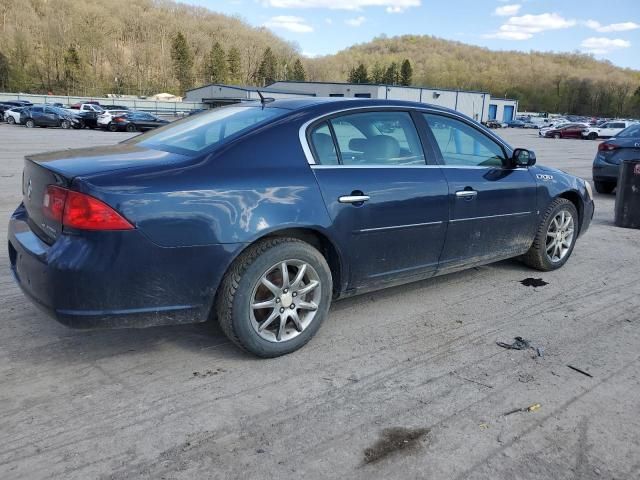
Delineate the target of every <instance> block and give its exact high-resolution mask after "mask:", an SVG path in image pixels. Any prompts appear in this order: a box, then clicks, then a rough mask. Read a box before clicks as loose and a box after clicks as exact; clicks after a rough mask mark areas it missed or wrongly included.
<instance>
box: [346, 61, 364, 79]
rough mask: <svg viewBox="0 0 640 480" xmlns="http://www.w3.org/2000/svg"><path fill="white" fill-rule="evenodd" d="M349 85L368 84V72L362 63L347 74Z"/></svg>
mask: <svg viewBox="0 0 640 480" xmlns="http://www.w3.org/2000/svg"><path fill="white" fill-rule="evenodd" d="M348 81H349V83H369V72H368V71H367V67H366V66H365V65H364V63H361V64H360V65H358V67H357V68H352V69H351V71H350V72H349V79H348Z"/></svg>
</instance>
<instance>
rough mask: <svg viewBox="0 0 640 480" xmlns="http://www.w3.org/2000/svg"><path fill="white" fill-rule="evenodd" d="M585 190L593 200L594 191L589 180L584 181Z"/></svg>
mask: <svg viewBox="0 0 640 480" xmlns="http://www.w3.org/2000/svg"><path fill="white" fill-rule="evenodd" d="M584 188H585V189H586V190H587V195H589V199H590V200H593V190H592V189H591V184H590V183H589V182H588V181H587V180H585V181H584Z"/></svg>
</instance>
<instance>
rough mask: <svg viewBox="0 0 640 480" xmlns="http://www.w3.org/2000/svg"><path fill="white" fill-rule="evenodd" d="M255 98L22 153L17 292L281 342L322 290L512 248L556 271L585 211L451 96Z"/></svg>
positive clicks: (66, 309) (274, 347)
mask: <svg viewBox="0 0 640 480" xmlns="http://www.w3.org/2000/svg"><path fill="white" fill-rule="evenodd" d="M266 100H269V99H266ZM266 100H265V102H264V103H259V102H258V103H248V104H243V105H237V106H230V107H226V108H220V109H216V110H212V111H210V112H205V113H201V114H199V115H196V116H193V117H189V118H185V119H183V120H181V121H178V122H175V123H173V124H171V125H168V126H165V127H162V128H160V129H158V130H155V131H153V132H150V133H147V134H145V135H140V136H138V137H135V138H133V139H131V140H128V141H125V142H124V143H121V144H119V145H116V146H113V147H99V148H91V149H80V150H65V151H62V152H56V153H45V154H40V155H32V156H28V157H27V158H26V160H25V168H24V178H23V186H22V188H23V196H24V197H23V202H22V204H21V205H20V206H19V207H18V209H17V210H16V211H15V213H14V214H13V216H12V218H11V223H10V226H9V254H10V259H11V268H12V270H13V273H14V275H15V278H16V281H17V282H18V284H19V285H20V286H21V288H22V289H23V291H24V292H25V294H26V295H27V296H28V297H29V298H30V299H32V300H33V301H34V302H35V303H36V304H38V305H39V306H41V307H42V308H43V309H44V310H46V311H47V312H49V313H50V314H52V315H53V316H54V317H55V318H57V319H58V320H59V321H60V322H62V323H64V324H67V325H70V326H73V327H96V326H108V327H131V326H136V327H139V326H150V325H163V324H175V323H193V322H203V321H206V320H207V319H209V318H217V320H218V322H219V323H220V325H221V327H222V329H223V330H224V332H225V333H226V334H227V335H228V336H229V338H230V339H231V340H232V341H233V342H235V343H236V344H238V345H239V346H241V347H242V348H244V349H246V350H248V351H250V352H253V353H254V354H256V355H259V356H263V357H272V356H278V355H282V354H285V353H289V352H291V351H293V350H296V349H297V348H299V347H301V346H302V345H304V344H305V343H306V342H307V341H309V339H310V338H311V337H312V336H313V335H314V333H315V332H316V331H317V330H318V328H319V327H320V325H321V323H322V321H323V320H324V319H325V318H326V316H327V312H328V310H329V305H330V303H331V301H332V299H336V298H339V297H346V296H349V295H354V294H357V293H361V292H365V291H371V290H375V289H380V288H384V287H388V286H391V285H397V284H401V283H406V282H412V281H416V280H419V279H424V278H428V277H432V276H434V275H440V274H444V273H449V272H454V271H457V270H462V269H466V268H469V267H473V266H476V265H482V264H486V263H490V262H495V261H498V260H502V259H506V258H511V257H520V258H521V259H522V260H523V261H524V263H526V264H527V265H529V266H531V267H533V268H536V269H539V270H554V269H556V268H559V267H561V266H562V265H564V263H565V262H566V261H567V260H568V259H569V257H570V255H571V252H572V250H573V248H574V246H575V243H576V239H577V238H578V236H579V235H581V234H583V233H584V232H585V231H586V230H587V228H588V226H589V223H590V221H591V218H592V216H593V208H594V207H593V200H592V194H591V190H590V187H589V184H588V183H585V182H584V181H583V180H581V179H579V178H576V177H573V176H571V175H568V174H566V173H563V172H560V171H558V170H554V169H550V168H545V167H541V166H536V165H535V161H536V159H535V155H534V153H533V152H531V151H528V150H525V149H515V150H514V149H512V148H511V147H510V146H509V145H507V144H506V143H505V142H504V141H503V140H502V139H501V138H500V137H498V136H496V135H494V134H493V133H492V132H491V131H490V130H489V129H487V128H485V127H483V126H481V125H480V124H478V123H476V122H474V121H473V120H471V119H469V118H468V117H465V116H463V115H461V114H459V113H457V112H455V111H451V110H447V109H443V108H439V107H434V106H429V105H425V104H417V103H408V102H392V101H386V100H336V99H319V98H314V99H305V100H278V101H273V102H271V103H269V102H267V101H266Z"/></svg>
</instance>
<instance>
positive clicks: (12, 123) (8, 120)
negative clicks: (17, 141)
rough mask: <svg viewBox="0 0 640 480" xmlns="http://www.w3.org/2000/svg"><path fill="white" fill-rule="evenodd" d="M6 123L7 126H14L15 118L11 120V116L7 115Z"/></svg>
mask: <svg viewBox="0 0 640 480" xmlns="http://www.w3.org/2000/svg"><path fill="white" fill-rule="evenodd" d="M7 123H8V124H9V125H15V123H16V119H15V118H13V117H12V116H11V115H9V116H8V117H7Z"/></svg>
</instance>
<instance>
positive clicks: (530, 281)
mask: <svg viewBox="0 0 640 480" xmlns="http://www.w3.org/2000/svg"><path fill="white" fill-rule="evenodd" d="M520 283H521V284H522V285H524V286H525V287H534V288H537V287H544V286H545V285H549V282H545V281H544V280H542V279H541V278H531V277H529V278H525V279H524V280H521V281H520Z"/></svg>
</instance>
